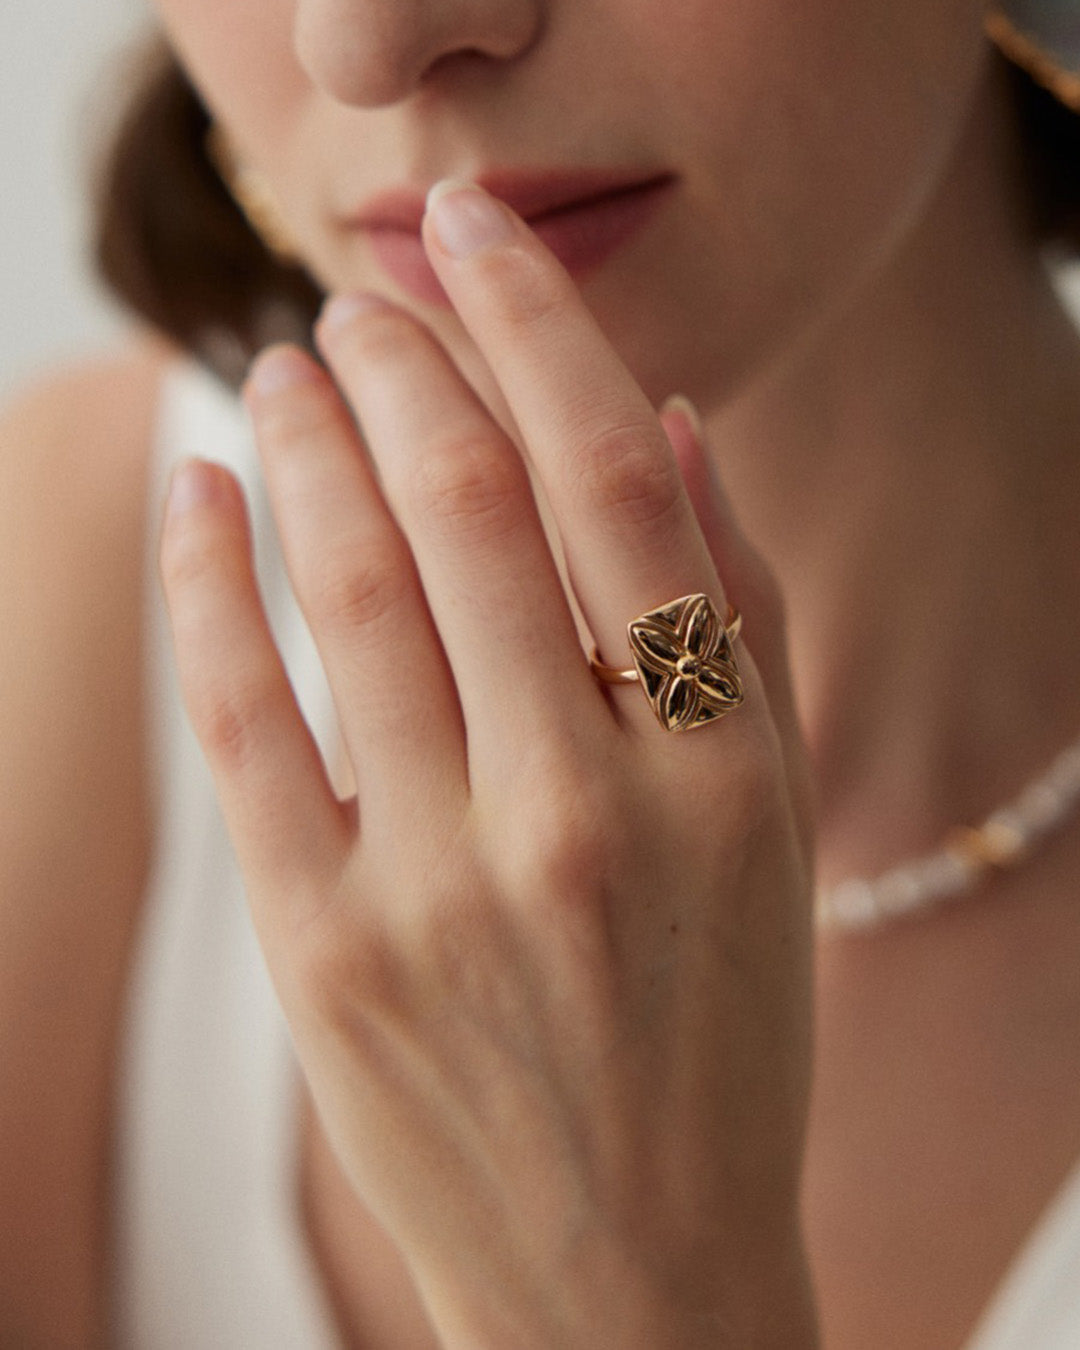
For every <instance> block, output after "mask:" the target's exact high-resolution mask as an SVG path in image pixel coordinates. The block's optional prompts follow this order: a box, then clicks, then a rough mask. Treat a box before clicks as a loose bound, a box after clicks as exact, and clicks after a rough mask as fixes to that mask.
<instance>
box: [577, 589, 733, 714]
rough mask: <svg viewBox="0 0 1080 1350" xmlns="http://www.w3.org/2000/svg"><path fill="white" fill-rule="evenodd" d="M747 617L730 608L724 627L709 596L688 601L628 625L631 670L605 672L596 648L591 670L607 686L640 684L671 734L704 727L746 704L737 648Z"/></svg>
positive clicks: (675, 602)
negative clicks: (744, 702)
mask: <svg viewBox="0 0 1080 1350" xmlns="http://www.w3.org/2000/svg"><path fill="white" fill-rule="evenodd" d="M741 627H742V616H741V615H740V614H739V612H738V610H736V609H734V608H733V607H732V606H730V605H729V606H728V612H727V618H726V619H724V620H723V621H721V619H720V614H719V612H718V611H717V608H716V606H715V605H714V604H713V602H712V601H711V600H710V599H709V597H708V596H707V595H684V596H682V597H681V598H680V599H678V600H672V601H670V602H669V603H668V604H666V605H661V607H660V608H659V609H651V610H649V612H648V613H647V614H642V615H640V616H639V617H638V618H636V619H631V620H630V622H629V624H627V628H626V632H627V637H628V639H629V642H630V654H631V656H632V657H633V659H634V664H633V666H632V667H631V668H630V669H628V670H619V669H617V668H616V667H614V666H606V665H605V664H604V663H603V661H601V660H600V657H599V654H598V653H597V651H596V649H595V648H593V653H592V657H591V659H590V661H589V665H590V667H591V668H592V672H593V674H594V675H595V676H596V678H597V679H598V680H601V681H602V682H603V683H604V684H638V683H640V684H641V686H642V688H643V689H644V690H645V696H646V698H648V700H649V705H650V706H651V708H652V710H653V712H654V713H655V714H656V716H657V719H658V721H659V722H660V725H661V726H662V727H664V728H665V730H667V731H686V730H688V729H689V728H690V727H700V726H704V725H705V723H706V722H713V721H715V720H716V718H718V717H723V716H724V715H725V713H729V712H731V710H732V709H733V708H737V707H738V706H739V704H740V703H741V702H742V701H743V687H742V681H741V680H740V678H739V668H738V665H737V664H736V661H735V653H734V651H733V650H732V643H733V642H734V641H735V639H736V638H737V637H738V636H739V630H740V629H741Z"/></svg>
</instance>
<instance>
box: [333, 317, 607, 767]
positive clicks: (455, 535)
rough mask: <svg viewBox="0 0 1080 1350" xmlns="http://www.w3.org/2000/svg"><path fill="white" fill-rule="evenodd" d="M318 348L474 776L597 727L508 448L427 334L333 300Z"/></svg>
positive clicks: (518, 468)
mask: <svg viewBox="0 0 1080 1350" xmlns="http://www.w3.org/2000/svg"><path fill="white" fill-rule="evenodd" d="M318 340H319V343H320V346H321V348H322V350H323V352H324V355H325V356H326V358H327V360H328V361H329V362H330V364H331V366H332V367H333V370H334V374H335V377H336V378H337V380H338V382H339V384H340V385H341V387H342V388H343V390H344V391H345V393H346V395H347V397H348V398H349V401H350V402H351V403H352V405H353V407H354V408H355V409H356V410H357V415H358V417H359V419H360V422H361V425H362V427H363V431H364V437H365V440H366V442H367V445H368V447H369V450H370V452H371V454H372V456H373V458H374V459H375V460H376V462H377V464H378V465H379V469H380V474H381V477H382V481H383V487H384V490H385V491H386V494H387V498H388V500H389V501H390V503H391V505H392V506H393V508H394V511H395V513H396V514H397V516H398V518H399V520H400V521H401V524H402V527H403V529H404V531H405V533H406V535H407V536H408V538H409V543H410V546H411V548H412V551H413V556H414V557H415V559H416V565H417V568H418V570H419V572H420V576H421V579H422V581H423V585H424V591H425V593H426V595H427V599H428V604H429V606H430V607H431V612H432V614H433V616H434V618H435V621H436V624H437V626H438V628H439V631H440V634H441V637H442V641H443V646H444V649H445V651H446V654H447V657H448V659H449V661H450V665H451V667H452V669H453V671H454V676H455V680H456V682H457V685H458V696H459V699H460V701H461V706H462V709H463V711H464V714H465V723H466V727H467V734H468V742H469V759H470V766H473V765H474V764H475V762H476V758H477V755H479V754H482V753H483V752H484V751H485V750H487V751H488V752H489V753H490V754H491V756H492V757H493V758H494V759H495V760H497V761H498V762H505V761H506V756H507V748H508V745H509V746H514V745H516V746H517V747H518V750H519V753H521V754H524V753H526V750H527V747H528V746H531V745H535V744H536V743H537V742H538V741H539V742H541V743H543V742H544V741H545V740H550V737H551V736H552V735H558V734H563V732H564V731H565V729H566V728H567V727H568V726H577V727H579V728H580V727H581V726H582V725H584V724H586V722H587V719H589V718H592V719H595V717H596V714H597V710H598V709H602V708H603V701H602V700H601V699H599V698H598V694H597V690H596V688H595V685H594V683H593V681H592V680H591V679H590V677H589V676H588V673H587V669H586V667H585V664H584V662H583V661H582V660H581V655H580V651H581V648H580V643H579V641H578V637H577V633H576V629H575V626H574V622H573V618H572V616H571V612H570V609H569V606H568V603H567V600H566V596H565V593H564V591H563V588H562V583H561V582H560V580H559V576H558V570H557V568H556V565H555V562H554V559H553V557H552V554H551V550H550V548H549V547H548V543H547V539H546V538H545V535H544V531H543V527H542V525H541V523H540V518H539V513H538V511H537V508H536V503H535V500H534V498H533V494H532V489H531V486H530V484H529V481H528V475H527V473H526V470H525V466H524V464H523V463H522V460H521V456H520V454H519V452H518V450H517V448H516V447H515V446H514V445H513V443H512V442H511V441H510V439H509V438H508V437H507V436H506V434H505V433H504V432H503V431H502V429H501V428H500V427H499V426H498V425H497V424H496V423H495V421H494V420H493V419H492V417H491V416H490V414H489V413H488V411H487V409H486V408H484V406H483V405H482V404H481V402H480V400H479V399H478V398H477V397H476V395H475V394H474V392H473V391H472V390H471V389H470V388H469V386H468V385H467V384H466V383H465V381H464V380H463V379H462V377H461V376H460V374H459V373H458V371H457V369H456V368H455V367H454V366H453V364H452V363H451V361H450V359H449V357H448V356H447V355H446V353H445V352H444V351H443V350H442V348H441V347H440V346H439V345H438V343H437V342H436V341H435V340H434V339H433V338H432V337H431V335H430V334H429V333H428V332H427V330H426V329H424V328H423V327H421V326H420V325H419V324H418V323H416V322H415V321H414V320H413V319H411V318H410V317H409V316H408V315H406V314H405V313H403V312H402V311H400V310H398V309H396V308H395V307H394V306H392V305H390V304H388V303H386V302H383V301H380V300H379V299H378V298H376V297H373V296H363V297H354V296H350V297H343V298H341V299H339V300H338V301H336V302H334V303H332V304H331V305H330V306H329V307H328V309H327V311H326V314H325V315H324V318H323V320H322V321H321V323H320V325H319V328H318ZM555 691H557V697H553V693H554V692H555ZM593 724H594V725H595V720H594V722H593Z"/></svg>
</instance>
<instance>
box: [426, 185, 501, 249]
mask: <svg viewBox="0 0 1080 1350" xmlns="http://www.w3.org/2000/svg"><path fill="white" fill-rule="evenodd" d="M426 214H427V216H428V217H429V218H430V220H431V223H432V226H433V228H434V232H435V237H436V239H437V240H438V242H439V246H440V247H441V248H442V250H443V252H444V253H447V254H448V255H449V256H450V257H451V258H457V259H459V260H460V259H464V258H470V257H472V255H473V254H474V253H479V252H480V251H481V250H482V249H485V248H491V247H492V245H494V244H500V243H502V242H503V241H504V240H506V239H509V238H510V237H511V235H512V234H513V233H514V220H513V217H512V216H511V215H510V213H509V212H508V211H507V210H506V208H505V207H504V206H502V204H501V203H500V202H497V201H496V200H495V198H494V197H490V196H489V195H488V194H487V193H486V192H484V191H483V189H482V188H478V187H477V186H476V185H475V183H467V182H464V181H463V180H462V179H459V178H444V179H443V180H442V182H440V183H436V184H435V186H434V187H433V188H432V189H431V191H430V192H429V193H428V198H427V212H426Z"/></svg>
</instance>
